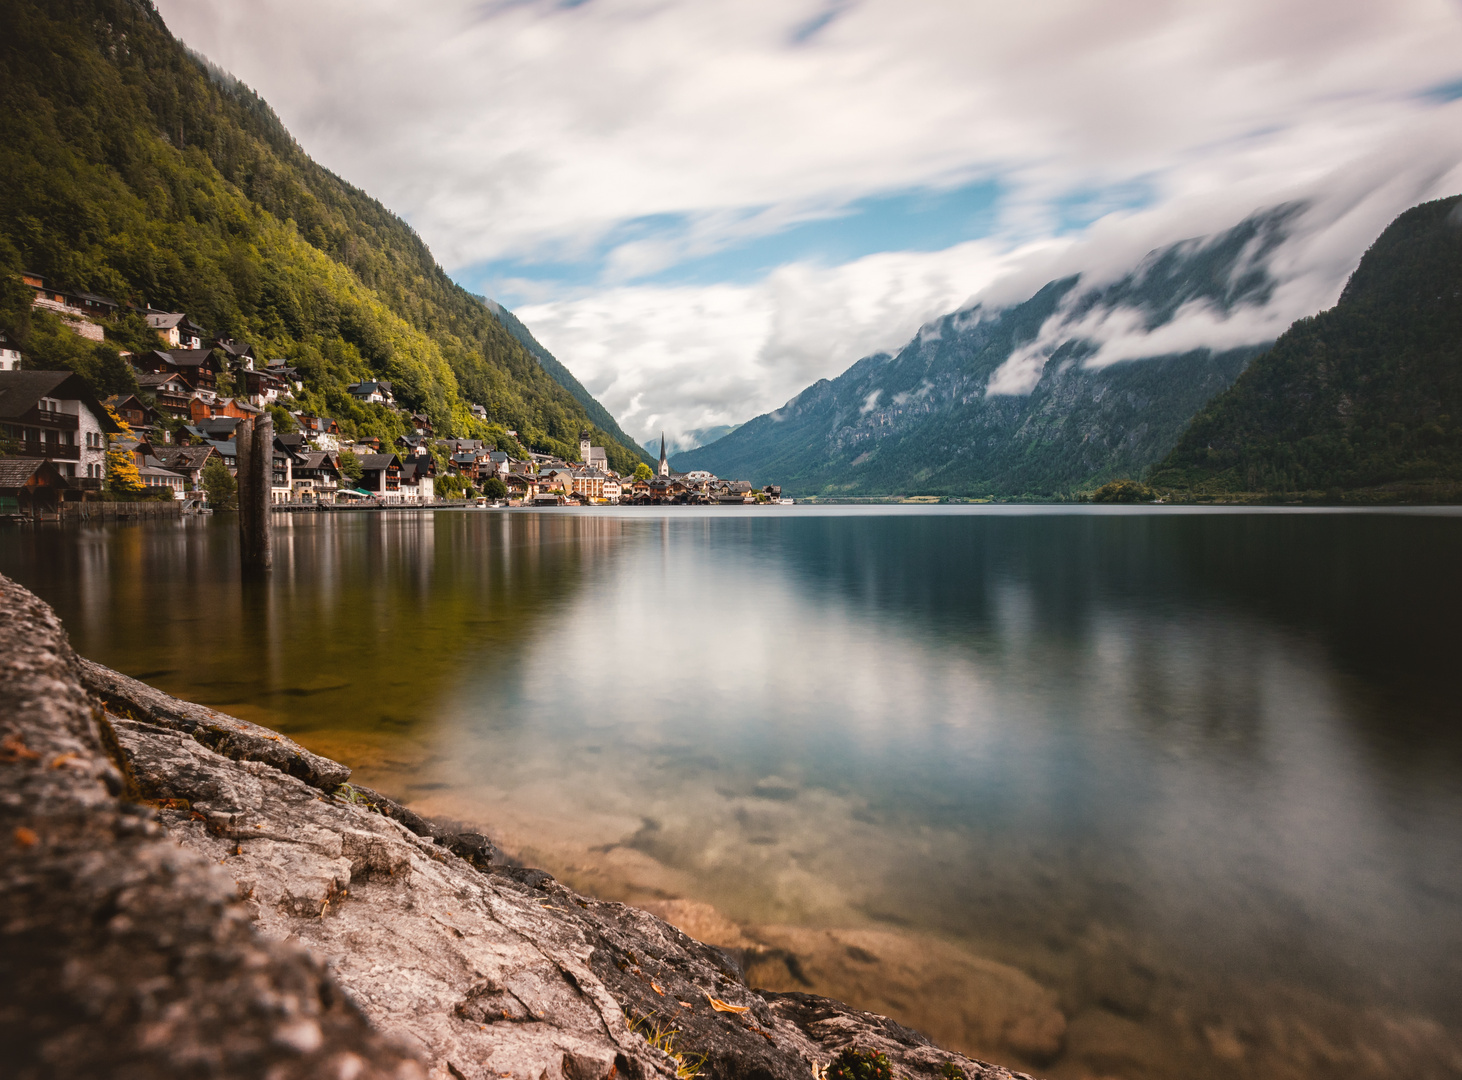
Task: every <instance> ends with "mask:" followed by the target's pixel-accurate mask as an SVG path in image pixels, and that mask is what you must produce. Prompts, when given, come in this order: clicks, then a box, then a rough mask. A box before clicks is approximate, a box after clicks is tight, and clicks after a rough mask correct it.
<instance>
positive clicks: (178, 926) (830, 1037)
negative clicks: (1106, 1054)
mask: <svg viewBox="0 0 1462 1080" xmlns="http://www.w3.org/2000/svg"><path fill="white" fill-rule="evenodd" d="M0 583H3V587H0V646H7V645H9V644H10V643H11V639H14V640H16V641H17V642H18V641H20V640H21V638H23V639H24V641H25V643H26V649H28V650H29V651H25V650H21V651H19V652H15V651H7V652H6V653H5V655H6V657H7V660H6V661H5V664H6V667H5V674H4V678H6V680H7V684H6V685H5V686H4V687H0V693H6V692H9V693H10V694H11V695H12V696H13V697H14V698H15V700H17V701H24V702H31V703H32V704H31V705H27V706H26V707H25V709H28V710H29V711H25V709H23V710H22V712H20V713H18V714H16V715H17V717H18V719H16V720H15V721H14V722H12V720H11V718H10V717H9V716H8V715H7V718H6V720H5V723H6V724H7V725H8V726H7V727H6V729H5V731H6V734H12V733H13V734H14V736H15V738H16V740H17V741H15V742H14V743H13V744H12V743H6V744H5V745H6V746H7V747H10V748H11V749H10V750H9V751H0V759H4V754H5V753H9V755H10V756H11V757H13V758H14V759H15V760H14V761H10V760H8V759H5V763H3V764H0V770H3V771H0V777H3V781H4V786H3V788H0V807H3V810H4V813H5V814H7V815H9V816H8V817H6V819H5V823H6V825H7V826H9V829H8V831H7V834H6V835H12V834H13V836H14V841H13V843H12V849H13V850H12V852H11V853H10V854H9V855H8V856H7V858H8V861H7V862H6V863H5V864H3V867H4V869H3V875H4V876H3V877H0V887H3V892H4V900H5V908H4V910H5V911H6V912H7V916H6V917H7V919H8V922H7V923H6V924H5V925H4V927H3V928H0V934H3V937H0V947H3V948H4V951H3V953H0V975H3V976H4V978H3V979H0V1032H4V1034H5V1036H6V1039H7V1041H8V1042H14V1041H16V1040H27V1039H28V1040H29V1043H28V1045H27V1046H26V1047H25V1049H24V1052H23V1054H22V1055H21V1056H20V1060H21V1061H22V1062H23V1068H22V1070H21V1071H19V1072H17V1073H16V1074H15V1075H19V1076H25V1077H30V1076H49V1075H87V1076H107V1075H128V1076H132V1075H136V1076H142V1075H146V1076H174V1075H195V1074H196V1075H200V1076H202V1075H208V1076H232V1075H251V1076H252V1075H263V1074H264V1073H265V1072H266V1071H268V1070H270V1069H274V1070H275V1071H272V1072H269V1075H270V1076H271V1077H272V1076H275V1075H277V1076H279V1077H292V1076H295V1075H300V1076H304V1075H310V1076H337V1075H338V1076H342V1077H344V1076H347V1075H355V1076H358V1077H375V1076H388V1075H389V1076H396V1075H399V1076H408V1075H422V1066H423V1065H424V1067H425V1070H426V1072H427V1073H428V1074H429V1075H430V1076H431V1077H433V1078H435V1080H448V1078H451V1077H455V1078H458V1080H487V1078H492V1080H501V1078H503V1077H517V1078H521V1080H610V1078H611V1077H615V1078H621V1077H622V1078H625V1080H652V1078H663V1080H672V1078H674V1077H676V1075H677V1073H678V1072H679V1073H680V1074H681V1075H684V1074H685V1073H686V1072H688V1071H694V1070H695V1069H697V1068H698V1069H699V1072H700V1074H701V1075H702V1076H704V1077H706V1078H707V1080H807V1077H808V1076H809V1075H810V1074H811V1073H812V1072H813V1068H814V1066H815V1065H825V1064H826V1063H827V1062H828V1061H829V1060H830V1059H831V1058H832V1057H833V1056H834V1055H835V1054H836V1053H837V1051H838V1050H840V1049H841V1048H843V1047H844V1046H848V1045H852V1044H857V1045H859V1046H862V1047H866V1048H870V1049H877V1050H881V1051H882V1052H884V1053H885V1054H887V1055H888V1057H889V1059H890V1061H891V1062H892V1063H893V1064H894V1067H895V1069H896V1070H898V1071H899V1072H900V1073H901V1074H902V1075H903V1076H905V1077H907V1078H909V1080H920V1078H928V1080H933V1078H934V1077H935V1076H937V1075H938V1074H939V1072H940V1069H941V1067H942V1066H944V1065H945V1063H947V1062H953V1063H955V1064H956V1065H958V1066H959V1067H960V1068H961V1069H963V1070H964V1072H965V1074H966V1075H967V1076H968V1077H969V1078H970V1080H981V1078H990V1080H997V1078H998V1080H1009V1078H1011V1077H1012V1075H1013V1074H1011V1073H1010V1072H1008V1071H1006V1070H1005V1069H1001V1068H998V1067H996V1066H992V1065H986V1064H984V1063H981V1062H977V1061H972V1060H970V1059H968V1058H965V1057H962V1056H960V1055H957V1054H951V1053H948V1052H946V1051H943V1050H941V1049H939V1048H938V1047H937V1046H935V1045H934V1044H933V1043H932V1042H930V1041H929V1040H928V1039H926V1038H925V1037H924V1036H922V1035H919V1034H917V1033H915V1032H913V1031H910V1030H909V1029H907V1028H903V1027H901V1026H899V1025H898V1024H895V1023H893V1022H892V1021H890V1020H888V1019H886V1018H884V1017H881V1016H876V1015H873V1014H871V1013H863V1012H859V1011H857V1010H853V1009H849V1008H848V1007H847V1006H844V1005H841V1004H839V1003H837V1002H834V1001H830V1000H827V999H825V998H815V997H810V996H807V995H803V994H796V993H789V994H774V993H756V992H753V991H752V990H751V989H749V988H748V986H747V985H746V982H745V978H744V976H743V973H742V969H741V967H740V965H739V963H738V962H737V960H736V959H735V958H734V957H733V956H732V955H730V954H728V953H726V952H723V951H722V950H720V949H717V948H714V947H712V946H709V945H705V944H702V943H701V942H698V941H695V940H694V939H692V938H690V937H688V936H687V935H685V934H684V933H682V932H681V931H679V930H677V929H675V928H674V927H672V926H670V925H668V924H667V923H665V922H664V921H662V920H661V919H659V918H656V917H655V916H653V915H651V914H649V913H647V912H645V911H641V910H638V909H636V908H631V907H627V906H625V905H623V904H614V903H606V902H602V901H597V900H593V899H590V898H588V897H584V896H580V895H578V894H577V893H575V892H573V891H572V890H570V889H568V888H566V887H565V886H563V885H562V884H561V883H559V882H557V881H555V880H554V879H553V878H552V877H551V876H549V875H548V874H545V873H543V872H542V871H538V870H532V869H528V868H523V867H517V866H513V865H511V864H510V863H509V862H508V860H506V859H504V858H503V857H502V853H501V852H500V851H499V850H498V849H497V848H496V846H495V845H493V843H492V842H491V840H490V839H488V838H487V836H485V835H483V834H482V833H479V832H476V831H474V830H471V829H465V828H463V827H461V826H460V825H456V824H454V825H445V824H436V823H433V822H429V821H427V820H426V819H424V818H421V817H420V816H419V815H416V814H413V813H412V812H411V811H409V810H406V809H405V808H404V807H401V806H400V805H399V804H397V803H395V802H393V801H392V800H390V799H388V798H386V797H385V796H382V795H380V794H379V793H376V792H372V791H369V790H368V789H364V788H358V787H352V786H350V785H348V784H343V783H341V782H340V781H335V782H334V783H332V782H331V781H332V779H333V778H334V777H337V776H339V777H343V776H347V775H348V770H345V769H344V767H343V766H339V765H336V764H335V763H333V762H329V761H328V760H327V759H324V758H319V757H316V756H315V755H308V752H306V751H303V750H301V749H299V748H297V747H295V746H294V744H292V743H289V742H288V740H284V739H282V737H279V738H277V739H276V738H273V737H271V736H272V734H273V733H270V732H267V731H265V729H262V728H258V727H256V726H254V725H242V723H241V722H239V721H235V720H234V719H233V718H231V717H227V716H224V715H223V714H220V713H215V712H213V711H212V710H206V709H201V708H200V707H198V706H193V705H189V704H188V703H185V702H178V701H176V700H175V699H172V698H169V697H167V695H164V694H160V693H158V692H157V691H154V690H151V689H150V688H147V687H142V686H141V684H137V683H134V682H133V681H132V680H126V679H124V678H123V677H121V676H117V675H115V673H110V672H107V671H106V669H103V668H99V667H98V666H97V665H94V664H84V662H81V661H78V660H77V659H76V658H75V657H74V656H73V655H72V654H71V652H70V649H69V647H67V645H66V643H65V638H64V635H63V634H62V633H61V630H60V627H59V625H57V624H56V622H55V618H54V616H53V615H50V613H49V610H48V609H46V608H45V607H44V605H41V604H40V603H39V602H38V601H36V600H35V599H34V598H33V597H30V596H29V594H26V593H24V591H23V590H20V589H18V588H17V587H16V586H15V585H14V584H13V583H11V582H9V581H5V580H4V579H3V578H0ZM16 612H21V613H22V614H21V615H20V616H17V615H16V614H15V613H16ZM47 619H49V621H46V620H47ZM27 620H29V621H27ZM16 627H19V628H20V629H19V630H18V631H17V629H16ZM17 633H18V634H19V635H20V637H16V635H17ZM28 658H29V659H28ZM83 672H84V674H85V686H86V687H91V688H93V689H96V690H97V693H98V696H99V697H100V699H101V701H102V702H103V703H104V704H105V706H106V709H107V712H103V711H102V710H101V709H95V710H92V709H90V708H89V702H88V699H87V695H86V690H85V688H84V687H83V685H82V674H83ZM0 700H7V699H6V698H3V697H0ZM118 706H120V707H124V708H125V715H122V714H118V713H116V712H115V707H118ZM99 733H105V740H106V743H107V745H109V746H110V747H111V748H112V752H113V754H114V755H115V761H114V762H113V763H112V764H109V763H108V762H107V761H106V760H105V758H104V757H103V756H102V754H101V752H100V747H101V739H100V735H99ZM265 744H268V745H265ZM33 746H34V747H35V748H37V749H35V750H33V749H32V747H33ZM30 753H35V754H36V755H37V756H36V757H34V758H32V757H27V756H26V754H30ZM66 755H70V757H68V758H66V760H65V761H63V762H62V763H61V764H60V765H57V766H56V767H55V768H51V764H52V763H53V759H57V758H62V757H65V756H66ZM113 765H115V766H116V767H115V768H114V767H113ZM109 770H110V775H111V778H112V785H113V787H114V788H116V789H119V790H120V789H125V790H126V791H128V792H130V793H131V794H132V796H133V797H134V798H137V799H141V800H146V805H145V806H128V805H126V804H124V803H122V802H120V801H119V800H118V799H117V798H116V796H115V795H113V794H111V793H109V792H108V789H107V786H106V775H107V773H108V771H109ZM43 773H44V774H46V782H45V783H40V782H38V781H36V780H35V778H36V777H39V776H41V774H43ZM119 774H120V777H119ZM52 777H55V778H56V779H52ZM63 780H64V784H63V783H62V781H63ZM63 788H64V790H63ZM48 799H49V800H50V801H49V802H47V801H46V800H48ZM45 806H49V807H51V809H50V810H47V811H45V812H44V813H43V812H41V810H40V809H38V808H43V807H45ZM63 822H65V823H69V824H66V825H65V828H66V829H70V830H71V832H70V833H65V835H66V836H71V835H73V834H74V836H75V839H65V840H63V839H62V836H63V833H64V829H63V828H62V824H61V823H63ZM20 829H25V830H29V832H27V833H25V834H22V833H21V832H19V831H16V830H20ZM32 837H33V838H32ZM124 837H125V840H124V839H121V838H124ZM88 838H89V839H88ZM58 845H60V846H59V847H58ZM66 845H69V846H66ZM62 848H64V850H65V851H67V852H74V854H70V855H67V858H68V859H69V860H70V861H69V862H67V863H65V865H60V864H57V865H56V866H55V867H54V868H51V867H50V866H49V864H46V866H47V868H44V869H43V868H42V862H41V860H42V857H43V854H44V853H49V852H52V851H57V850H61V849H62ZM45 857H46V858H49V856H48V855H46V856H45ZM22 864H23V865H24V866H25V867H29V869H27V870H25V872H24V873H17V872H15V871H13V867H14V866H16V865H22ZM327 965H328V972H327V970H326V967H327ZM56 972H61V973H63V974H62V976H61V977H59V978H57V977H56V975H55V973H56ZM28 1032H35V1033H36V1034H34V1035H29V1034H27V1033H28ZM209 1033H212V1037H209ZM117 1047H120V1048H121V1052H120V1055H119V1057H118V1058H117V1060H118V1061H120V1062H122V1063H123V1065H122V1066H114V1065H113V1064H111V1062H112V1061H113V1057H112V1055H113V1053H116V1052H117V1051H116V1050H115V1049H114V1048H117ZM667 1050H669V1051H671V1052H670V1053H667V1052H666V1051H667ZM8 1060H14V1055H12V1057H11V1058H10V1059H8ZM8 1060H7V1063H8ZM418 1061H419V1062H421V1063H422V1065H418V1064H417V1062H418ZM53 1062H56V1063H61V1064H63V1065H64V1066H65V1067H64V1068H52V1067H51V1064H50V1063H53ZM698 1062H699V1064H698V1065H697V1063H698ZM134 1063H135V1064H134ZM26 1070H29V1071H26ZM291 1070H293V1071H291ZM352 1070H355V1071H354V1072H352ZM413 1070H415V1072H413Z"/></svg>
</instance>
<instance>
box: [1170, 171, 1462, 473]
mask: <svg viewBox="0 0 1462 1080" xmlns="http://www.w3.org/2000/svg"><path fill="white" fill-rule="evenodd" d="M1150 482H1151V483H1152V484H1153V485H1155V486H1159V487H1163V488H1169V489H1174V490H1178V491H1188V492H1192V493H1194V494H1200V495H1201V494H1213V495H1224V494H1231V493H1240V492H1267V493H1275V492H1305V491H1311V492H1324V491H1337V490H1353V489H1360V488H1377V487H1380V486H1382V485H1395V486H1398V487H1401V488H1407V487H1417V486H1420V487H1423V488H1425V487H1428V486H1437V485H1440V486H1452V487H1453V488H1455V487H1456V485H1458V484H1459V483H1462V196H1457V197H1454V198H1450V199H1443V200H1439V201H1437V202H1430V203H1425V204H1423V205H1422V206H1417V207H1414V208H1412V209H1411V210H1408V211H1406V213H1404V214H1402V215H1401V216H1400V217H1399V218H1397V219H1396V220H1395V221H1394V222H1393V223H1392V224H1391V225H1390V226H1389V227H1388V228H1387V229H1386V231H1385V232H1383V233H1382V234H1381V236H1380V238H1379V239H1378V240H1377V241H1376V242H1375V244H1373V245H1372V246H1371V248H1370V250H1369V251H1367V252H1366V254H1365V257H1364V258H1363V259H1362V260H1361V262H1360V266H1359V267H1358V268H1357V269H1356V271H1355V273H1354V275H1352V277H1351V279H1350V282H1349V283H1348V284H1347V285H1346V287H1345V291H1344V293H1342V294H1341V297H1340V301H1339V303H1337V304H1336V305H1335V307H1333V308H1331V309H1330V310H1329V311H1325V312H1322V313H1320V314H1319V315H1316V316H1314V317H1313V318H1308V319H1301V320H1300V321H1299V322H1297V323H1295V324H1294V325H1293V326H1292V327H1290V329H1289V330H1288V331H1286V332H1285V334H1284V335H1283V336H1282V337H1281V338H1280V339H1279V341H1278V342H1276V343H1275V345H1274V348H1273V349H1271V350H1270V351H1269V352H1268V353H1266V354H1265V355H1264V356H1262V357H1261V358H1259V359H1258V360H1256V361H1255V362H1254V363H1253V364H1252V365H1251V366H1250V367H1249V369H1248V370H1247V371H1246V372H1245V373H1244V374H1243V376H1242V377H1241V378H1240V379H1239V380H1238V381H1237V382H1236V383H1235V384H1234V385H1233V386H1232V387H1230V388H1229V389H1228V391H1227V392H1225V393H1223V394H1221V395H1219V396H1218V397H1217V398H1216V399H1215V400H1214V401H1213V402H1211V403H1210V404H1209V405H1208V407H1207V408H1205V409H1204V410H1203V411H1202V412H1201V413H1200V414H1199V415H1198V416H1197V417H1195V418H1194V420H1193V424H1192V426H1191V427H1190V428H1189V429H1188V430H1187V431H1186V432H1185V433H1184V435H1183V437H1182V439H1181V440H1180V441H1179V442H1178V444H1177V446H1175V447H1174V449H1173V452H1172V453H1171V454H1170V455H1169V456H1168V457H1167V459H1166V460H1165V461H1164V462H1163V463H1162V464H1161V465H1160V466H1158V467H1157V468H1156V469H1155V470H1154V471H1153V473H1152V476H1151V481H1150Z"/></svg>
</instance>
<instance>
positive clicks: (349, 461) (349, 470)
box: [340, 450, 365, 483]
mask: <svg viewBox="0 0 1462 1080" xmlns="http://www.w3.org/2000/svg"><path fill="white" fill-rule="evenodd" d="M340 475H341V476H344V477H346V478H347V479H350V480H353V481H355V482H356V483H360V481H361V480H362V479H363V478H364V477H365V469H363V468H361V464H360V458H359V457H357V456H356V453H355V451H354V450H342V451H340Z"/></svg>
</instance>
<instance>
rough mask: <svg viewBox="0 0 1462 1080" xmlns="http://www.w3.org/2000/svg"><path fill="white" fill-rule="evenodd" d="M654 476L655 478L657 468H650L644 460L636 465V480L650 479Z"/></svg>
mask: <svg viewBox="0 0 1462 1080" xmlns="http://www.w3.org/2000/svg"><path fill="white" fill-rule="evenodd" d="M654 478H655V470H654V469H652V468H650V467H649V466H648V465H646V464H645V463H644V462H643V461H642V462H640V463H639V464H638V465H636V466H635V480H636V481H640V480H647V481H648V480H653V479H654Z"/></svg>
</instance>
